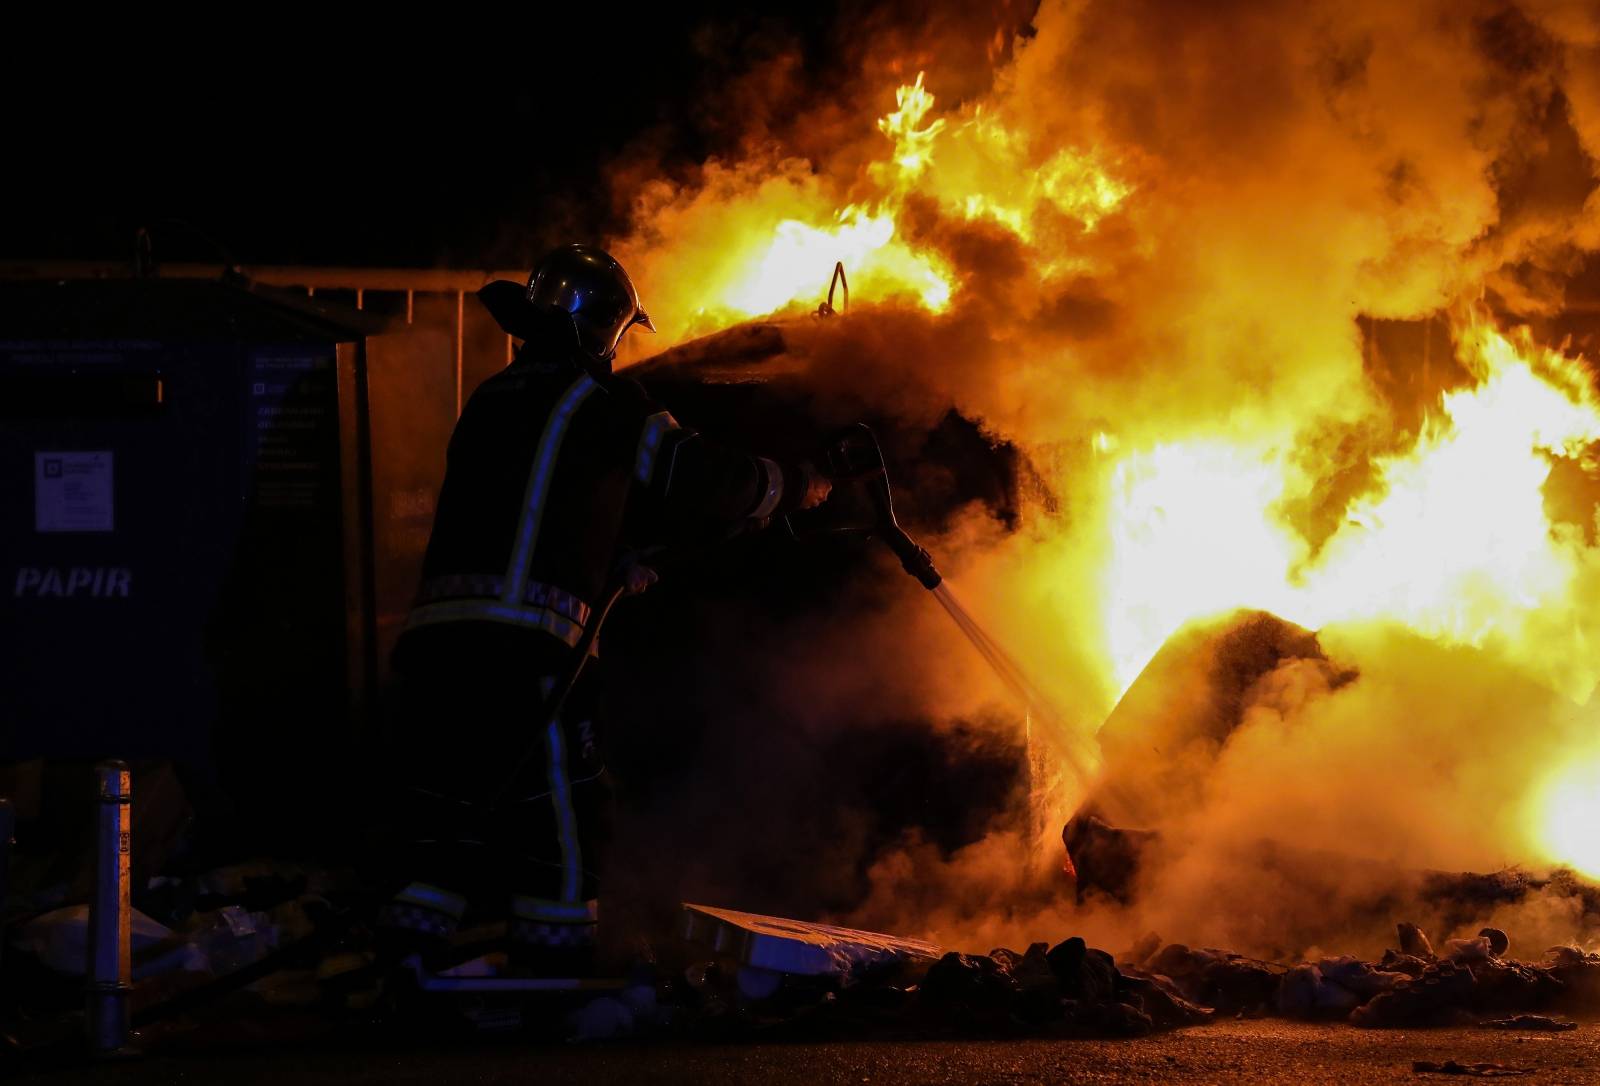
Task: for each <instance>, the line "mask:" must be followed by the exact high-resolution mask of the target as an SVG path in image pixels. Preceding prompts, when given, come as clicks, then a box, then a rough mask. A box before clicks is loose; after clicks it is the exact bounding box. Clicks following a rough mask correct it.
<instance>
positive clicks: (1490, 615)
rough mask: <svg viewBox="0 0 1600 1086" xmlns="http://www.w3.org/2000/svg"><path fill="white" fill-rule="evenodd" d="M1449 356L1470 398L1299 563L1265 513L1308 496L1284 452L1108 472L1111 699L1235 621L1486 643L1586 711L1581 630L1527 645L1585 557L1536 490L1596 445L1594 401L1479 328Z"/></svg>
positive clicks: (1179, 460) (1391, 462) (1174, 460)
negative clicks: (1227, 620) (1149, 667)
mask: <svg viewBox="0 0 1600 1086" xmlns="http://www.w3.org/2000/svg"><path fill="white" fill-rule="evenodd" d="M1461 353H1462V360H1463V361H1464V362H1465V363H1466V364H1467V365H1468V366H1469V368H1470V369H1471V371H1472V372H1473V373H1474V374H1475V376H1476V377H1477V380H1478V383H1477V384H1475V385H1474V386H1472V387H1470V388H1464V389H1461V390H1458V391H1455V392H1451V393H1448V394H1446V395H1445V396H1444V397H1443V398H1442V400H1441V402H1440V404H1439V405H1438V409H1437V411H1436V412H1435V413H1434V414H1432V415H1431V416H1430V417H1429V419H1428V422H1427V424H1426V426H1425V427H1424V429H1423V431H1422V433H1421V435H1420V437H1419V439H1418V440H1417V442H1416V445H1415V447H1414V448H1412V449H1410V450H1409V451H1407V452H1405V453H1403V454H1399V455H1395V456H1391V457H1387V458H1384V459H1382V460H1380V461H1379V464H1378V473H1379V477H1380V478H1379V486H1378V488H1377V489H1376V490H1375V491H1374V492H1373V493H1371V494H1369V495H1368V496H1366V497H1364V498H1361V499H1359V500H1358V501H1356V502H1355V503H1353V504H1352V505H1351V506H1350V507H1349V508H1348V509H1347V510H1346V514H1345V521H1344V523H1343V524H1342V525H1341V526H1340V527H1339V529H1338V530H1337V531H1336V532H1335V533H1334V535H1333V536H1332V537H1331V538H1330V539H1329V540H1328V541H1327V542H1326V543H1325V545H1324V546H1323V547H1322V549H1321V551H1320V553H1318V554H1317V555H1315V556H1313V555H1312V554H1311V553H1310V547H1309V544H1308V542H1307V541H1306V540H1305V539H1304V538H1303V537H1302V536H1301V535H1300V534H1298V532H1297V531H1296V530H1295V528H1294V527H1293V526H1292V525H1290V524H1289V523H1288V522H1287V520H1286V519H1285V518H1284V516H1283V513H1282V511H1283V509H1284V508H1285V506H1286V505H1287V503H1288V502H1289V500H1290V499H1291V498H1293V497H1295V496H1297V495H1299V494H1301V493H1303V492H1304V491H1305V490H1306V489H1308V488H1309V487H1310V486H1311V485H1312V484H1314V482H1315V479H1312V478H1307V477H1306V470H1305V468H1304V467H1303V466H1301V465H1299V464H1297V463H1295V462H1294V461H1293V460H1292V459H1291V458H1290V455H1289V453H1290V448H1289V443H1290V442H1291V441H1292V439H1293V436H1294V435H1283V434H1273V433H1264V434H1261V435H1259V436H1257V437H1254V438H1252V437H1249V436H1243V437H1241V436H1237V435H1230V436H1228V437H1219V436H1216V435H1207V436H1202V437H1197V438H1193V439H1190V440H1186V441H1175V442H1170V443H1165V444H1161V445H1157V446H1154V447H1152V448H1146V449H1134V450H1129V451H1127V452H1125V453H1122V454H1120V455H1118V456H1116V457H1114V458H1113V460H1112V463H1111V464H1110V465H1109V466H1108V469H1107V471H1108V475H1109V478H1110V480H1111V491H1112V495H1113V497H1112V503H1111V507H1110V513H1109V516H1108V518H1107V531H1108V532H1109V533H1110V537H1111V540H1112V546H1111V547H1110V554H1111V556H1112V557H1111V562H1110V564H1109V569H1108V579H1107V582H1106V586H1107V591H1106V597H1105V627H1106V631H1107V645H1108V647H1109V651H1110V654H1111V667H1112V669H1113V672H1114V674H1115V676H1116V679H1117V681H1118V684H1119V686H1120V687H1123V688H1125V687H1126V685H1127V684H1128V683H1129V682H1131V681H1132V680H1133V678H1134V676H1136V675H1137V674H1138V672H1139V670H1140V669H1141V668H1142V667H1143V666H1144V664H1145V663H1146V662H1147V661H1148V660H1149V659H1150V657H1151V655H1153V654H1154V652H1155V650H1156V649H1157V648H1158V647H1159V646H1160V645H1161V643H1162V642H1163V641H1164V640H1165V639H1166V638H1167V637H1169V636H1170V635H1171V634H1172V633H1173V632H1174V631H1175V630H1176V629H1178V628H1179V627H1180V626H1182V625H1183V624H1184V623H1185V622H1187V621H1189V620H1190V619H1193V618H1197V617H1201V616H1205V615H1210V614H1214V613H1218V612H1221V611H1225V610H1228V609H1231V608H1234V607H1241V606H1249V607H1260V608H1263V609H1265V610H1269V611H1273V612H1276V613H1277V614H1279V615H1282V616H1283V617H1285V618H1288V619H1290V620H1292V621H1295V622H1299V623H1301V624H1302V625H1305V626H1308V627H1311V628H1317V627H1320V626H1323V625H1326V624H1328V623H1330V622H1336V621H1352V620H1371V619H1383V620H1389V621H1394V622H1398V623H1402V624H1404V625H1406V626H1409V627H1410V628H1412V629H1414V630H1416V631H1417V632H1420V633H1423V634H1426V635H1428V636H1430V637H1435V638H1438V639H1441V640H1445V641H1450V642H1455V643H1463V644H1471V645H1482V644H1484V643H1485V642H1488V641H1495V642H1497V643H1499V644H1500V645H1501V646H1503V647H1504V648H1506V649H1507V650H1508V651H1511V652H1513V653H1525V654H1526V658H1525V659H1524V661H1523V662H1524V663H1525V664H1526V665H1527V666H1528V667H1529V669H1530V670H1531V671H1533V672H1534V673H1535V674H1538V675H1539V676H1540V677H1541V678H1544V679H1545V680H1547V681H1548V682H1550V683H1551V684H1552V685H1555V686H1557V687H1559V688H1560V689H1562V690H1563V691H1565V692H1566V693H1568V694H1569V695H1571V696H1572V697H1573V698H1574V699H1576V700H1578V701H1583V700H1585V699H1587V698H1588V697H1589V694H1590V693H1591V692H1592V691H1593V690H1594V688H1595V685H1596V683H1597V682H1600V651H1596V650H1597V649H1600V646H1592V645H1590V644H1588V642H1587V639H1586V638H1584V637H1583V636H1581V634H1582V631H1581V630H1580V631H1576V633H1577V634H1578V636H1576V637H1575V638H1573V639H1571V640H1570V641H1567V642H1565V643H1563V642H1561V641H1558V640H1556V641H1552V640H1541V641H1538V642H1537V643H1535V642H1533V641H1531V640H1530V639H1529V634H1530V632H1531V629H1530V624H1531V623H1533V622H1534V621H1535V620H1536V619H1537V618H1538V617H1539V616H1540V615H1542V614H1545V613H1547V612H1549V611H1551V610H1565V609H1566V608H1567V607H1568V606H1569V600H1570V595H1571V593H1572V590H1573V588H1574V585H1575V583H1576V581H1577V578H1578V574H1579V570H1580V567H1581V566H1582V565H1583V563H1584V561H1585V558H1586V554H1587V552H1588V551H1589V550H1590V549H1591V548H1589V547H1588V546H1587V545H1586V543H1585V540H1584V533H1583V532H1582V530H1581V529H1578V528H1576V527H1572V526H1553V525H1552V524H1551V523H1550V521H1549V519H1548V517H1547V515H1546V512H1545V496H1544V486H1545V483H1546V481H1547V480H1548V479H1549V477H1550V473H1551V469H1552V463H1553V458H1556V457H1565V458H1570V459H1576V458H1580V457H1583V456H1585V455H1587V450H1588V448H1589V447H1590V446H1592V445H1594V444H1595V443H1597V442H1600V398H1597V396H1596V394H1595V392H1594V389H1593V386H1592V378H1591V377H1589V376H1588V374H1587V372H1586V371H1585V370H1584V368H1583V367H1582V365H1581V363H1580V362H1579V361H1578V360H1575V359H1571V358H1567V357H1564V356H1562V355H1560V354H1559V353H1557V352H1553V351H1548V350H1543V349H1541V348H1539V347H1537V346H1535V345H1534V344H1533V343H1532V341H1531V340H1530V339H1529V338H1528V337H1527V335H1526V333H1523V334H1521V335H1520V336H1519V337H1517V339H1516V340H1513V339H1512V338H1510V337H1508V336H1506V335H1504V334H1502V333H1501V332H1499V331H1496V330H1495V329H1494V328H1493V327H1491V326H1490V325H1489V324H1487V323H1486V322H1485V321H1483V320H1482V319H1481V318H1479V319H1476V320H1474V321H1473V322H1472V323H1471V324H1469V325H1467V326H1466V327H1465V328H1464V329H1463V330H1462V335H1461ZM1109 443H1110V439H1108V438H1106V437H1102V439H1101V444H1102V446H1105V445H1108V444H1109Z"/></svg>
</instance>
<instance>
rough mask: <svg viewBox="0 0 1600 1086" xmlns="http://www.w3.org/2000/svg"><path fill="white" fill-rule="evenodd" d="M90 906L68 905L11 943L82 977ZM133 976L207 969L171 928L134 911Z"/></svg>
mask: <svg viewBox="0 0 1600 1086" xmlns="http://www.w3.org/2000/svg"><path fill="white" fill-rule="evenodd" d="M88 933H89V906H87V905H68V906H66V907H64V908H60V909H54V910H52V911H50V912H47V913H45V914H43V915H42V916H36V917H34V918H33V919H32V920H30V921H28V922H27V923H26V924H23V925H21V926H20V927H19V928H18V929H17V931H16V933H15V934H14V935H13V936H12V940H11V941H12V945H13V946H15V947H16V948H17V949H18V950H20V951H24V952H26V953H28V954H31V955H33V956H34V957H35V958H37V959H38V960H39V961H40V962H41V963H42V964H44V965H45V966H47V967H48V968H50V969H52V970H54V971H55V972H57V973H61V974H63V975H64V976H69V977H81V976H83V975H84V970H85V967H86V965H87V962H88V954H89V935H88ZM133 957H134V969H133V975H134V978H135V979H136V980H138V979H143V978H145V977H150V976H155V975H158V974H161V973H166V972H171V971H173V970H177V969H189V970H199V969H203V968H204V957H203V955H198V954H196V953H194V952H192V951H191V950H190V949H189V948H187V947H186V946H185V944H184V942H183V940H182V939H180V938H176V937H175V936H174V935H173V933H172V930H171V929H170V928H168V927H166V926H165V925H162V924H158V923H157V922H156V921H154V920H152V919H150V918H149V917H148V916H146V915H145V914H144V913H142V912H140V911H139V910H138V909H134V910H133Z"/></svg>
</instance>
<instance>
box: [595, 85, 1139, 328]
mask: <svg viewBox="0 0 1600 1086" xmlns="http://www.w3.org/2000/svg"><path fill="white" fill-rule="evenodd" d="M934 101H935V99H934V95H933V93H932V92H931V91H929V90H928V89H927V87H926V85H925V82H924V73H922V72H918V73H917V77H916V80H915V81H914V82H912V83H909V84H906V85H904V86H901V87H900V88H899V89H898V90H896V92H895V108H894V109H893V110H891V111H890V112H888V113H886V114H885V115H884V116H882V117H881V118H880V119H879V121H878V131H879V132H880V133H882V135H883V136H884V137H886V138H887V140H888V141H889V144H890V146H889V147H888V148H887V149H886V151H885V152H884V154H883V157H882V158H881V159H879V160H878V161H875V162H873V163H871V164H870V165H869V167H868V168H867V169H866V171H865V178H866V183H867V188H868V191H866V192H863V193H861V194H860V197H861V198H859V199H856V200H853V201H849V202H843V201H838V200H836V199H835V198H834V196H833V192H832V190H831V189H830V187H829V186H828V185H827V184H826V183H825V182H824V181H823V180H822V179H820V178H818V177H817V176H816V175H815V173H814V171H813V170H812V168H811V167H810V165H809V164H808V163H800V162H795V161H785V162H781V163H777V164H768V165H767V166H766V167H765V169H764V170H762V169H761V168H760V167H757V168H756V169H757V172H758V173H763V174H764V176H759V177H756V178H752V177H749V176H746V175H745V174H744V173H742V172H741V171H740V170H739V169H738V168H730V167H728V166H725V165H723V164H721V163H717V162H711V163H708V164H707V166H706V171H705V177H704V179H703V183H702V185H701V186H700V188H699V190H698V191H697V192H695V193H693V194H685V193H682V192H679V191H678V190H675V189H672V188H670V187H668V186H666V185H665V184H663V183H657V184H655V185H652V186H648V187H647V188H646V189H645V191H644V193H643V195H642V196H641V197H640V198H639V199H638V201H637V202H636V206H635V209H634V210H635V218H636V219H637V220H639V221H640V222H643V223H648V224H650V226H649V227H647V228H646V231H645V233H644V235H643V236H642V237H640V238H636V239H634V243H633V244H635V245H638V244H640V243H641V242H642V243H643V244H642V245H641V246H640V249H639V251H634V249H633V248H631V247H630V245H628V244H624V245H623V246H621V247H619V249H618V253H619V255H620V256H621V257H622V258H623V259H624V261H625V262H626V263H627V264H628V266H629V267H630V268H635V269H638V276H637V277H638V278H640V279H641V280H649V281H650V283H651V291H652V294H651V299H650V308H651V312H652V314H654V313H660V314H662V316H661V317H658V318H657V320H656V323H657V326H658V328H659V329H660V330H661V332H662V333H663V335H662V336H661V337H659V338H657V339H655V340H653V341H652V342H651V343H650V344H649V347H650V349H651V350H659V349H661V348H663V347H667V346H671V345H672V344H674V343H677V342H681V341H683V340H686V339H689V338H693V337H695V336H700V335H705V334H707V333H710V332H714V331H717V330H719V329H722V328H726V327H730V326H732V325H735V324H739V323H741V322H743V321H746V320H750V319H752V318H755V317H761V316H766V315H768V314H777V313H784V312H792V313H798V312H803V311H806V310H810V309H814V308H815V307H816V305H817V302H818V301H819V300H821V298H822V297H823V296H824V295H825V294H826V291H827V287H828V282H829V279H830V277H831V275H832V272H833V268H834V265H835V264H836V263H841V262H842V263H843V264H844V266H845V269H846V272H847V274H848V275H849V279H850V283H851V286H852V289H853V290H854V291H855V292H856V294H857V296H858V297H864V298H872V299H873V300H874V301H877V302H896V301H898V302H909V303H910V304H912V305H915V306H917V307H920V308H921V309H923V310H925V311H927V312H930V313H940V312H943V311H944V310H945V309H947V308H948V306H949V305H950V304H951V301H952V298H953V297H954V294H955V292H956V290H957V289H958V288H959V284H958V283H957V281H956V275H955V273H954V272H953V270H952V269H951V268H950V266H949V265H948V263H947V262H946V260H945V259H944V258H943V257H942V256H941V255H940V254H939V253H938V252H937V251H936V250H935V249H934V248H932V247H930V246H919V245H917V244H915V243H914V242H913V241H912V240H910V239H908V237H907V236H906V230H905V218H906V213H907V208H908V205H909V204H910V202H911V201H913V200H923V201H931V202H932V203H933V205H934V206H936V207H938V208H939V209H940V210H941V211H943V212H944V213H946V214H949V215H952V216H954V217H956V218H958V219H964V220H968V221H986V222H990V223H993V224H996V225H998V226H999V227H1001V228H1002V229H1004V230H1007V231H1009V232H1011V233H1012V234H1014V235H1016V236H1017V237H1018V238H1020V239H1021V240H1023V241H1025V242H1028V243H1035V242H1038V241H1040V240H1042V239H1045V238H1052V237H1055V236H1056V235H1058V234H1060V233H1062V231H1064V230H1065V231H1067V232H1069V233H1070V232H1071V231H1074V230H1078V231H1085V230H1093V229H1094V228H1095V227H1096V226H1097V225H1098V224H1099V223H1100V222H1101V221H1103V220H1104V219H1105V218H1106V217H1107V216H1108V215H1111V214H1113V213H1114V212H1115V211H1116V210H1117V209H1118V208H1119V207H1120V206H1121V204H1122V202H1123V201H1124V200H1125V199H1126V198H1127V196H1128V195H1129V194H1130V193H1131V192H1132V188H1131V186H1129V185H1128V184H1126V183H1124V182H1122V181H1120V180H1118V179H1116V178H1115V177H1113V176H1112V175H1111V173H1109V172H1108V166H1107V165H1106V164H1105V163H1103V162H1102V161H1101V159H1100V157H1099V156H1098V155H1097V154H1095V153H1094V152H1093V151H1091V150H1087V149H1081V148H1070V147H1065V148H1060V149H1057V150H1055V151H1054V152H1053V153H1051V154H1049V155H1047V156H1042V160H1041V156H1040V155H1039V154H1038V153H1037V151H1038V149H1037V148H1035V147H1034V146H1033V145H1032V144H1031V143H1030V142H1029V141H1027V140H1025V139H1022V138H1021V137H1020V136H1018V135H1017V132H1016V130H1014V129H1013V128H1011V127H1009V126H1007V125H1006V124H1004V123H1003V122H1002V120H1001V119H1000V118H999V117H997V116H995V115H993V114H992V113H990V112H986V111H985V110H984V109H983V108H982V106H981V105H974V106H973V107H972V108H971V109H970V111H968V113H967V114H966V115H965V116H963V117H959V118H955V119H952V118H946V117H937V118H932V119H930V114H931V113H932V111H933V107H934ZM662 248H671V249H672V250H673V255H674V258H675V260H674V263H675V267H674V268H673V269H672V271H671V274H659V275H652V274H651V263H652V262H651V257H652V255H653V254H654V253H656V252H658V251H660V250H661V249H662ZM1069 248H1070V246H1058V247H1053V250H1059V252H1060V255H1057V256H1053V257H1051V258H1050V259H1048V260H1044V261H1042V262H1041V265H1042V266H1041V272H1043V273H1045V274H1053V273H1055V272H1058V271H1061V270H1064V269H1069V268H1074V267H1077V266H1079V265H1078V260H1079V258H1076V257H1072V256H1070V255H1067V250H1068V249H1069ZM685 267H687V268H690V269H692V278H690V279H689V280H688V281H684V278H685V277H684V272H683V269H684V268H685ZM679 284H681V285H679ZM664 290H665V292H666V296H665V297H663V292H664ZM674 290H676V291H678V292H679V293H676V294H674V293H672V292H673V291H674ZM628 346H629V347H630V348H631V347H633V345H631V344H629V345H628Z"/></svg>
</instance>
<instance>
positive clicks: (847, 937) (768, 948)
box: [683, 902, 945, 981]
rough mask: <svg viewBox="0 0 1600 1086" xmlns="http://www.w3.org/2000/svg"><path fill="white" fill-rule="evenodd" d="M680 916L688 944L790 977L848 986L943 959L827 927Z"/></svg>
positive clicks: (900, 942)
mask: <svg viewBox="0 0 1600 1086" xmlns="http://www.w3.org/2000/svg"><path fill="white" fill-rule="evenodd" d="M683 910H684V917H685V921H686V924H685V933H684V934H685V938H686V939H687V940H688V941H689V942H691V943H699V944H702V945H705V946H707V947H709V948H710V949H711V950H712V952H713V953H715V954H717V955H721V956H726V957H731V958H732V959H734V960H735V961H737V962H738V963H739V964H740V965H747V966H752V967H754V968H757V969H769V970H772V971H773V972H777V973H787V974H790V975H794V976H805V977H815V976H829V977H835V978H837V979H839V980H841V981H852V980H856V979H859V978H860V977H862V976H864V975H866V974H867V973H869V972H874V971H878V970H881V969H884V968H886V967H890V966H896V965H910V964H928V963H932V962H934V961H937V960H938V959H939V958H940V957H942V956H943V955H944V953H945V952H944V950H943V948H941V947H937V946H934V945H933V944H932V943H924V942H921V941H920V940H916V939H900V938H897V937H895V936H893V935H880V934H878V933H876V932H870V931H858V930H856V929H854V928H840V927H835V926H833V925H831V924H814V923H810V922H808V921H803V920H786V919H784V918H782V917H776V916H761V915H759V914H757V913H742V912H737V911H735V910H733V909H716V908H712V907H711V906H708V905H691V904H688V903H687V902H686V903H685V904H684V906H683Z"/></svg>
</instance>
